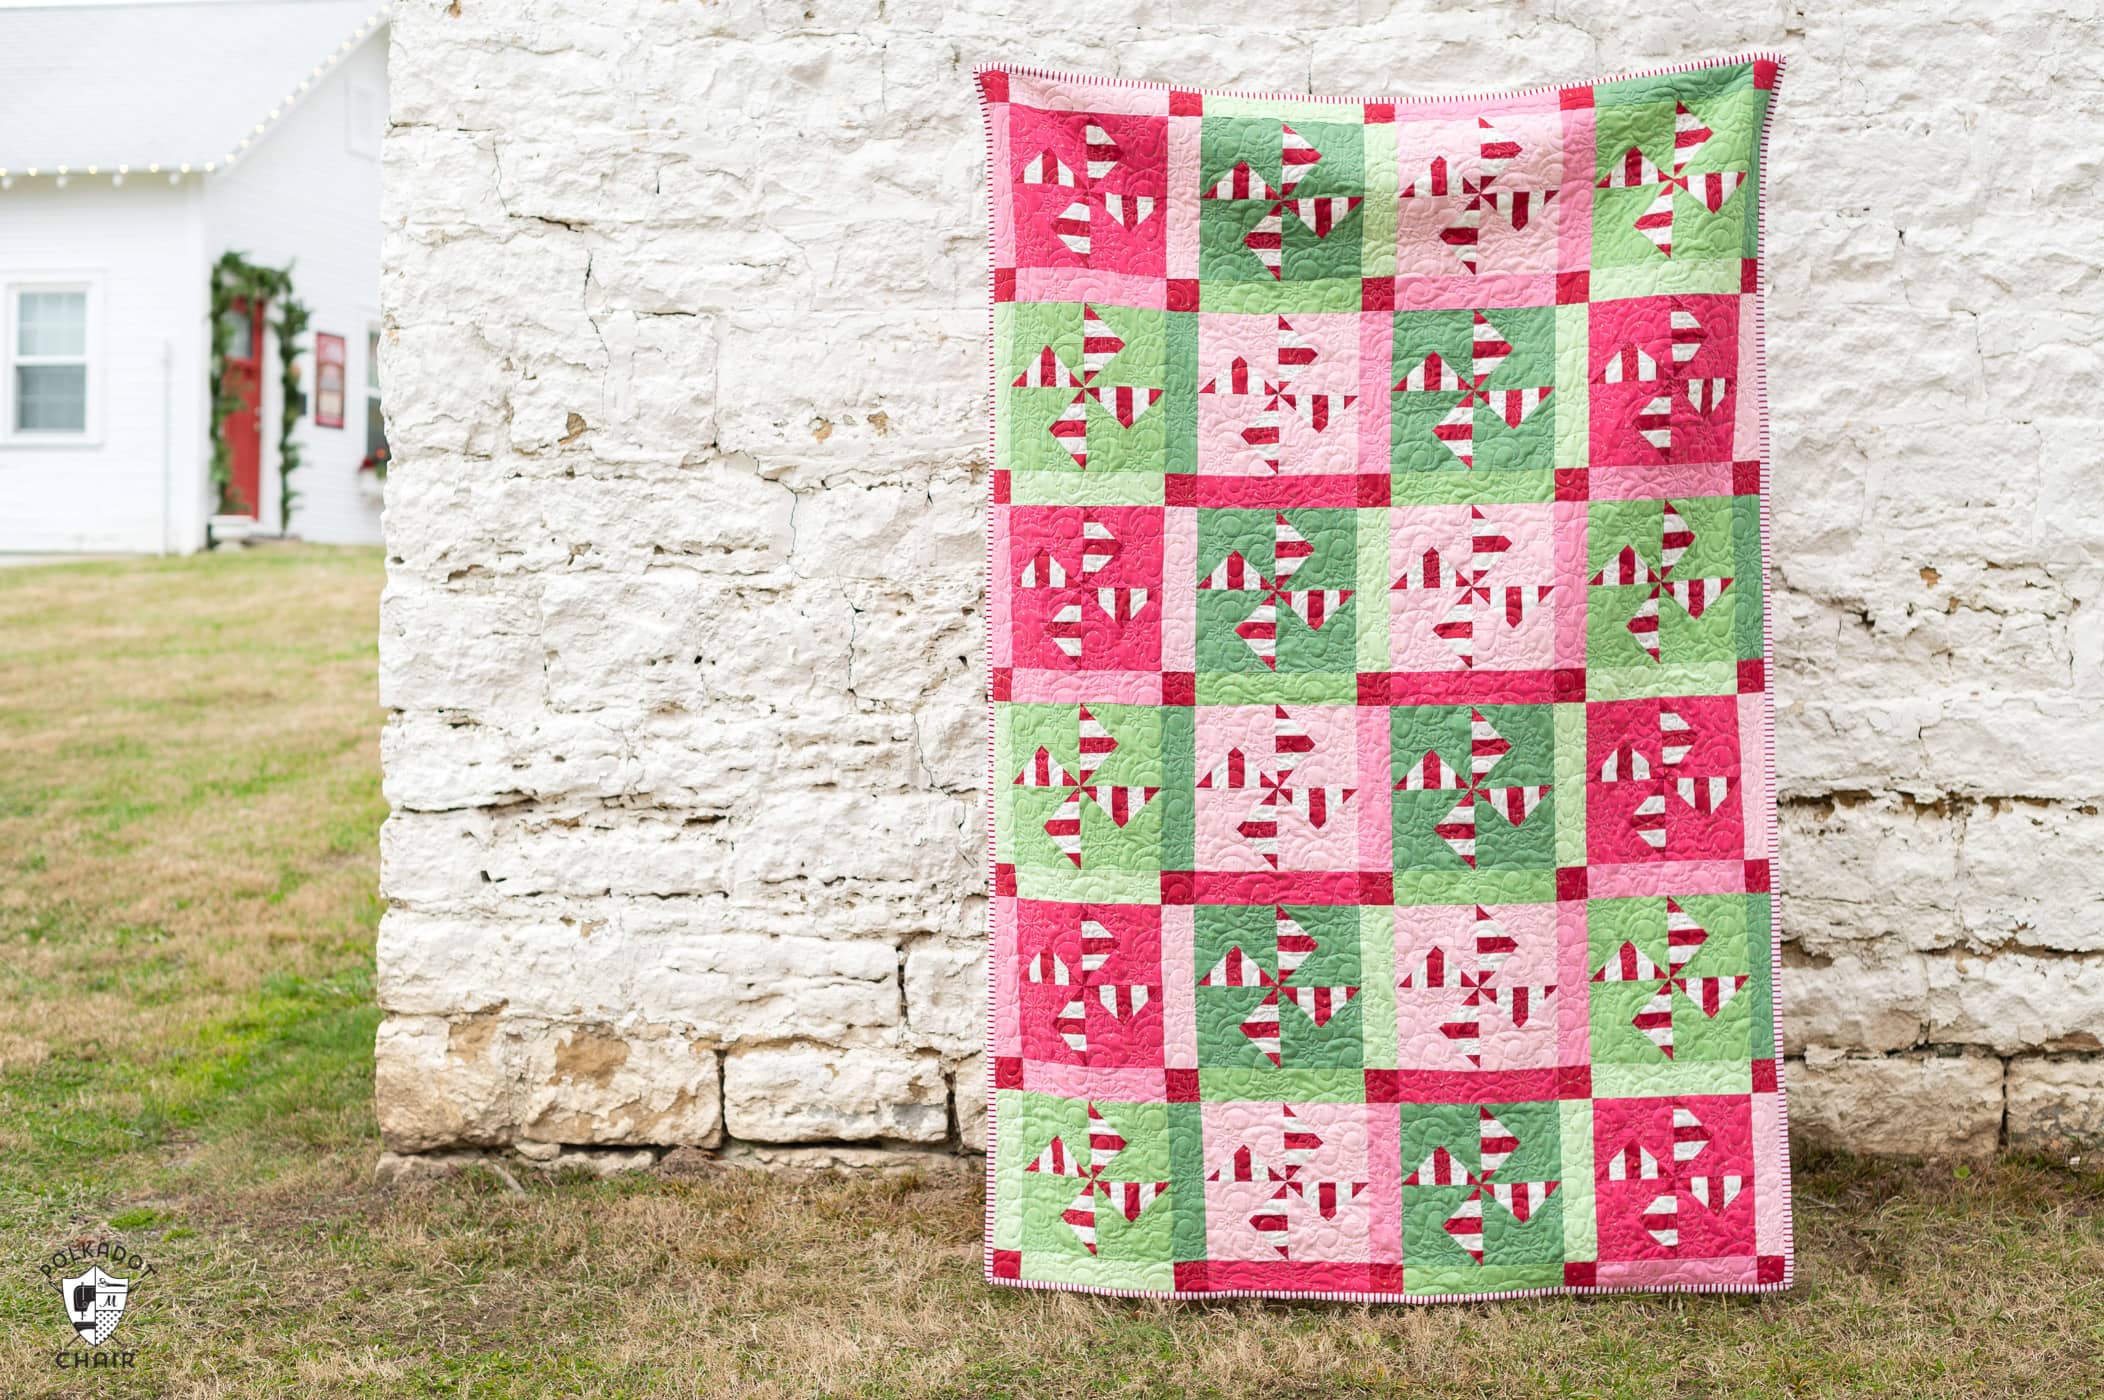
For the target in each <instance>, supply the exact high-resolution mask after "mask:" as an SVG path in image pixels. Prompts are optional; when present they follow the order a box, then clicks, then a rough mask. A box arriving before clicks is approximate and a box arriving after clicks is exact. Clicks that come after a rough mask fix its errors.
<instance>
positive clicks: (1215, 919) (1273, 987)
mask: <svg viewBox="0 0 2104 1400" xmlns="http://www.w3.org/2000/svg"><path fill="white" fill-rule="evenodd" d="M1196 912H1197V918H1196V931H1197V948H1196V956H1195V960H1194V963H1193V967H1192V972H1191V976H1192V978H1193V980H1194V981H1195V983H1196V988H1195V995H1196V1000H1197V1006H1198V1063H1199V1065H1200V1066H1201V1067H1202V1068H1206V1069H1249V1070H1260V1071H1279V1070H1307V1069H1352V1070H1356V1069H1358V1068H1359V1067H1360V1066H1361V1065H1362V1064H1363V1063H1364V1053H1363V1049H1362V1046H1361V1039H1360V1031H1361V1025H1362V1022H1361V1019H1360V1007H1359V1004H1358V1000H1357V998H1358V995H1359V987H1360V965H1359V953H1360V936H1359V909H1358V908H1357V907H1356V906H1353V905H1341V906H1337V905H1330V906H1324V905H1314V906H1302V905H1292V906H1284V905H1280V906H1272V905H1254V906H1246V907H1245V906H1232V907H1220V906H1214V905H1201V906H1199V908H1198V910H1197V911H1196ZM1352 1087H1353V1088H1354V1090H1355V1091H1357V1092H1359V1093H1363V1091H1364V1090H1363V1084H1361V1083H1358V1082H1354V1084H1353V1086H1352Z"/></svg>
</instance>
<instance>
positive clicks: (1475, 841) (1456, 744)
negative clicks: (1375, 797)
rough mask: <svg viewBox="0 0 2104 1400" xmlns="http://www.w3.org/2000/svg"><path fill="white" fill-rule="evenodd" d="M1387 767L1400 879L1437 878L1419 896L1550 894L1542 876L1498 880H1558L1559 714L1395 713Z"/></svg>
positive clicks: (1477, 709)
mask: <svg viewBox="0 0 2104 1400" xmlns="http://www.w3.org/2000/svg"><path fill="white" fill-rule="evenodd" d="M1389 770H1390V778H1391V781H1393V782H1394V784H1395V785H1396V790H1395V791H1394V792H1393V793H1392V794H1391V795H1390V799H1389V800H1390V803H1391V804H1392V810H1393V813H1394V823H1395V828H1394V829H1395V834H1394V844H1395V869H1396V872H1397V874H1398V875H1417V876H1421V877H1430V878H1425V879H1421V880H1420V881H1418V882H1417V884H1416V887H1415V888H1414V889H1413V891H1412V897H1414V898H1419V899H1423V900H1425V901H1426V902H1445V901H1447V900H1452V901H1453V902H1461V901H1463V900H1465V899H1470V898H1480V899H1490V900H1493V901H1496V902H1510V901H1524V900H1528V899H1537V898H1541V897H1543V896H1542V895H1541V894H1540V893H1538V886H1539V880H1538V879H1533V880H1520V881H1513V880H1509V879H1508V880H1499V879H1496V878H1494V877H1498V876H1512V875H1530V874H1531V875H1535V876H1540V875H1543V874H1547V875H1549V876H1550V878H1551V879H1552V880H1553V872H1554V870H1555V868H1556V791H1555V788H1556V785H1557V779H1556V722H1555V707H1553V706H1550V705H1480V706H1474V707H1471V706H1468V705H1398V706H1396V707H1394V708H1393V709H1392V710H1391V711H1390V712H1389ZM1400 894H1401V892H1400V891H1399V896H1400ZM1549 897H1553V895H1551V896H1549Z"/></svg>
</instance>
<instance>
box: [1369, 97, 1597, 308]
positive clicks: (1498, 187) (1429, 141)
mask: <svg viewBox="0 0 2104 1400" xmlns="http://www.w3.org/2000/svg"><path fill="white" fill-rule="evenodd" d="M1563 136H1564V119H1563V115H1562V113H1560V112H1556V111H1541V112H1504V113H1497V114H1494V115H1490V116H1483V117H1477V116H1473V115H1457V116H1454V117H1450V118H1447V119H1445V120H1438V121H1411V122H1404V123H1400V124H1398V125H1397V127H1396V149H1397V156H1398V158H1399V159H1400V161H1401V163H1402V172H1401V177H1400V178H1401V181H1402V188H1403V198H1402V199H1401V200H1400V201H1398V205H1397V209H1398V213H1397V217H1396V272H1397V273H1398V274H1400V275H1402V276H1406V277H1410V276H1416V277H1451V276H1457V275H1459V276H1474V275H1478V274H1481V273H1508V274H1509V273H1520V274H1548V273H1553V272H1555V271H1556V265H1557V229H1558V224H1559V220H1560V218H1561V214H1562V201H1561V200H1560V199H1559V198H1558V197H1557V192H1558V191H1559V190H1560V189H1561V187H1562V185H1563V179H1564V156H1563Z"/></svg>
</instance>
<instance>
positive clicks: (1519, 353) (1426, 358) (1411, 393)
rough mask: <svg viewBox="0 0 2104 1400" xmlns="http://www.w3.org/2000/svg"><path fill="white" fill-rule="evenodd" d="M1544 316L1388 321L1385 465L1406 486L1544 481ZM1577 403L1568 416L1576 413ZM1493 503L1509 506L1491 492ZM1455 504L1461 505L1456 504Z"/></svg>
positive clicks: (1550, 349)
mask: <svg viewBox="0 0 2104 1400" xmlns="http://www.w3.org/2000/svg"><path fill="white" fill-rule="evenodd" d="M1556 332H1557V316H1556V308H1555V307H1553V306H1523V307H1506V308H1489V309H1486V310H1480V311H1405V312H1401V313H1399V314H1398V315H1397V316H1396V318H1395V339H1394V350H1393V358H1392V361H1391V364H1390V369H1391V378H1390V386H1389V427H1388V437H1389V452H1390V464H1391V467H1392V469H1393V471H1394V472H1395V473H1396V475H1397V476H1398V477H1402V478H1405V479H1406V481H1405V482H1402V483H1399V489H1401V490H1404V491H1406V493H1408V494H1411V495H1413V496H1414V495H1416V494H1417V493H1416V492H1414V491H1411V490H1410V488H1409V487H1408V484H1407V478H1409V477H1412V476H1415V475H1418V474H1427V473H1430V474H1437V475H1439V476H1442V477H1445V478H1448V479H1450V480H1456V479H1458V480H1466V481H1484V480H1486V478H1487V477H1488V476H1489V475H1490V474H1493V473H1514V472H1532V473H1537V474H1541V475H1542V476H1544V477H1546V475H1547V473H1548V472H1550V471H1551V470H1552V469H1553V468H1554V466H1555V465H1556V431H1557V428H1556V425H1557V422H1558V419H1559V417H1560V414H1561V412H1562V411H1564V410H1565V409H1566V405H1564V403H1563V402H1562V401H1561V400H1560V399H1559V398H1558V397H1557V393H1556V368H1557V348H1556ZM1582 408H1583V405H1582V403H1581V404H1579V405H1577V410H1578V411H1580V412H1581V413H1582ZM1485 489H1487V490H1489V491H1491V492H1492V493H1493V495H1492V498H1493V499H1497V500H1508V499H1515V498H1514V497H1512V496H1510V495H1509V494H1508V493H1505V492H1503V491H1502V490H1501V489H1500V488H1499V487H1497V486H1495V485H1487V486H1486V487H1485ZM1460 499H1467V497H1462V498H1460Z"/></svg>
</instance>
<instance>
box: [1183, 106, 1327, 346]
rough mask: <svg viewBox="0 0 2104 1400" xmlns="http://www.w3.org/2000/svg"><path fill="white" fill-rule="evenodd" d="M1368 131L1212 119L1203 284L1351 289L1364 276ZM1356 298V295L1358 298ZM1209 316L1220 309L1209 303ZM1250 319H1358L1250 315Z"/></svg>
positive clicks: (1201, 209) (1207, 142) (1204, 176)
mask: <svg viewBox="0 0 2104 1400" xmlns="http://www.w3.org/2000/svg"><path fill="white" fill-rule="evenodd" d="M1363 131H1364V127H1363V126H1361V125H1358V124H1350V123H1342V122H1313V121H1294V122H1282V121H1278V120H1272V119H1264V118H1255V117H1208V118H1207V119H1206V121H1205V123H1204V126H1203V129H1202V131H1201V134H1200V148H1199V164H1200V188H1201V189H1202V190H1203V191H1204V192H1205V194H1204V196H1203V197H1202V198H1201V199H1200V200H1199V201H1198V274H1199V277H1200V278H1201V279H1202V280H1203V281H1204V282H1205V283H1207V284H1209V287H1216V286H1220V285H1221V284H1231V283H1253V284H1256V285H1257V286H1259V287H1264V286H1280V285H1284V284H1288V283H1316V282H1326V283H1344V282H1349V283H1354V284H1356V282H1357V281H1358V278H1359V276H1360V265H1361V264H1360V256H1361V246H1362V243H1363V239H1362V225H1363V218H1364V216H1363V210H1364V205H1363V203H1362V199H1363V196H1364V193H1365V185H1366V174H1365V150H1364V145H1363V141H1362V133H1363ZM1353 290H1354V294H1355V296H1356V286H1354V288H1353ZM1208 309H1229V308H1227V307H1226V306H1224V305H1223V306H1220V307H1218V308H1215V307H1213V306H1212V305H1211V304H1210V303H1209V306H1208ZM1240 309H1247V310H1271V309H1277V310H1317V309H1326V310H1355V309H1356V304H1355V300H1354V303H1349V304H1343V303H1341V304H1339V305H1336V306H1330V305H1328V304H1327V303H1323V304H1321V305H1317V304H1307V305H1299V304H1296V305H1294V306H1284V305H1277V304H1274V305H1267V306H1257V305H1250V306H1247V307H1243V308H1240Z"/></svg>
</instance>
